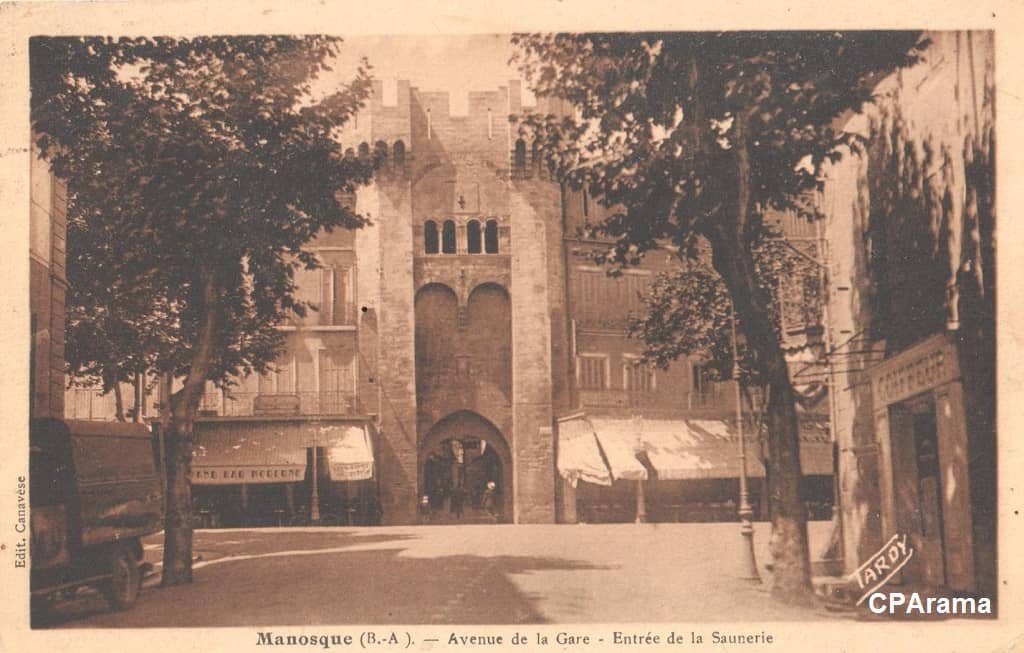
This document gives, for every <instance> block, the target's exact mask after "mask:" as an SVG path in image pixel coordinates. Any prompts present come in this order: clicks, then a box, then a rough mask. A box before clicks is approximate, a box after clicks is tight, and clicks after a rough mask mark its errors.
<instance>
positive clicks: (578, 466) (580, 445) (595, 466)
mask: <svg viewBox="0 0 1024 653" xmlns="http://www.w3.org/2000/svg"><path fill="white" fill-rule="evenodd" d="M557 465H558V473H559V474H561V475H562V478H564V479H565V480H567V481H569V483H570V484H571V485H572V486H573V487H576V484H577V483H578V482H579V481H581V480H582V481H586V482H587V483H593V484H595V485H611V484H612V475H611V473H610V472H609V471H608V466H607V465H605V463H604V459H603V458H601V450H600V449H598V446H597V438H596V437H595V436H594V427H593V426H592V425H591V424H590V421H589V420H587V418H585V417H583V416H575V417H572V418H569V419H565V420H559V422H558V463H557Z"/></svg>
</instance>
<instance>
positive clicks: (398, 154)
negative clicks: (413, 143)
mask: <svg viewBox="0 0 1024 653" xmlns="http://www.w3.org/2000/svg"><path fill="white" fill-rule="evenodd" d="M391 152H392V154H393V155H394V157H395V165H396V166H400V165H402V164H403V163H405V143H404V142H402V141H401V140H397V141H395V144H394V145H393V146H392V148H391Z"/></svg>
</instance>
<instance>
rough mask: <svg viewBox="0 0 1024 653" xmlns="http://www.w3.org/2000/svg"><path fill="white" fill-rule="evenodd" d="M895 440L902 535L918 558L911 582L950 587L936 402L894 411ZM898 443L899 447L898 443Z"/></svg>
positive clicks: (911, 403)
mask: <svg viewBox="0 0 1024 653" xmlns="http://www.w3.org/2000/svg"><path fill="white" fill-rule="evenodd" d="M890 415H891V420H892V425H893V427H894V429H893V437H894V438H898V439H899V440H901V441H902V442H903V444H902V446H900V447H899V449H900V453H901V456H902V458H903V464H902V465H900V467H902V468H903V470H904V479H903V481H902V482H901V483H900V484H899V485H900V487H901V490H902V492H901V494H902V495H903V496H902V497H900V498H899V499H898V500H897V504H898V506H899V512H900V513H901V515H900V517H901V518H900V520H899V522H900V524H901V527H902V530H904V532H906V533H907V534H908V536H909V538H910V542H911V546H912V547H913V549H914V557H913V558H912V559H911V560H910V562H909V563H908V564H907V568H906V569H907V580H908V581H910V582H923V583H927V584H928V585H932V586H943V585H946V581H947V574H946V559H945V549H944V547H943V537H944V533H945V525H944V515H943V508H942V496H943V495H942V490H943V488H942V472H941V470H942V465H941V460H940V458H939V437H938V436H939V434H938V428H937V425H936V415H935V401H934V398H933V397H932V395H931V394H930V393H929V394H927V395H924V396H922V397H917V398H914V399H910V400H907V401H904V402H901V403H899V404H896V405H894V406H892V407H891V408H890ZM894 444H895V443H894Z"/></svg>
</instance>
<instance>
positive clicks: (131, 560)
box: [103, 545, 142, 610]
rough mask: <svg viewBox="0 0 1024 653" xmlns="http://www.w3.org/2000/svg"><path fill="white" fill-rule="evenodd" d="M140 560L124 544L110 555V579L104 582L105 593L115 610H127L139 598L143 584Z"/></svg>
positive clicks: (115, 548)
mask: <svg viewBox="0 0 1024 653" xmlns="http://www.w3.org/2000/svg"><path fill="white" fill-rule="evenodd" d="M141 580H142V578H141V575H140V574H139V561H138V560H136V559H135V555H134V554H133V553H132V551H131V549H129V548H128V547H127V546H124V545H118V546H116V547H114V550H113V552H112V553H111V556H110V580H108V581H106V582H105V583H104V584H103V595H104V596H105V597H106V599H107V603H109V604H110V607H111V608H113V609H114V610H127V609H128V608H130V607H132V605H134V604H135V601H136V599H138V598H139V588H140V586H141Z"/></svg>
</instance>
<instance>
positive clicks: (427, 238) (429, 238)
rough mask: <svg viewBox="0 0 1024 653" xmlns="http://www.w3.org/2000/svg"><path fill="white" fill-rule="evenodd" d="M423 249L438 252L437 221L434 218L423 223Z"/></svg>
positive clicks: (428, 252)
mask: <svg viewBox="0 0 1024 653" xmlns="http://www.w3.org/2000/svg"><path fill="white" fill-rule="evenodd" d="M423 251H424V252H426V253H427V254H437V223H436V222H434V221H433V220H427V222H426V224H424V225H423Z"/></svg>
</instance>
